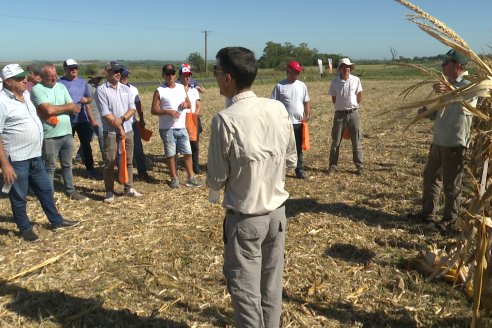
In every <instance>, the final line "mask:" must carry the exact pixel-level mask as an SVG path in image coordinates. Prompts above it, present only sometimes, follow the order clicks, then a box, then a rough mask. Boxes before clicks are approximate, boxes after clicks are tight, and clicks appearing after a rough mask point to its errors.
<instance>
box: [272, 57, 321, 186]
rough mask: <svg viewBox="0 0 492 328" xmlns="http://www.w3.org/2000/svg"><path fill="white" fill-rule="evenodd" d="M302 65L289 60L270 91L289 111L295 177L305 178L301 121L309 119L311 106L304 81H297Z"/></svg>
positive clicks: (273, 97)
mask: <svg viewBox="0 0 492 328" xmlns="http://www.w3.org/2000/svg"><path fill="white" fill-rule="evenodd" d="M301 71H302V67H301V65H300V64H299V62H298V61H295V60H293V61H291V62H290V63H289V64H288V65H287V78H286V79H285V80H282V81H280V82H279V83H277V84H276V85H275V87H274V88H273V91H272V96H271V98H272V99H276V100H279V101H280V102H281V103H283V104H284V106H285V108H286V109H287V112H288V113H289V118H290V121H291V122H292V125H293V127H294V135H295V137H296V149H297V166H296V177H297V178H298V179H306V178H307V175H306V173H305V172H304V170H303V168H302V162H303V153H302V122H303V121H304V122H307V121H309V118H310V117H311V106H310V105H309V101H310V99H309V93H308V89H307V86H306V84H305V83H304V82H302V81H299V80H298V79H299V75H300V74H301Z"/></svg>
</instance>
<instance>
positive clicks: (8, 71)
mask: <svg viewBox="0 0 492 328" xmlns="http://www.w3.org/2000/svg"><path fill="white" fill-rule="evenodd" d="M25 76H26V72H24V70H23V69H22V67H21V66H20V65H19V64H8V65H5V66H4V68H2V71H1V72H0V79H1V80H4V81H5V80H6V79H10V78H11V77H25Z"/></svg>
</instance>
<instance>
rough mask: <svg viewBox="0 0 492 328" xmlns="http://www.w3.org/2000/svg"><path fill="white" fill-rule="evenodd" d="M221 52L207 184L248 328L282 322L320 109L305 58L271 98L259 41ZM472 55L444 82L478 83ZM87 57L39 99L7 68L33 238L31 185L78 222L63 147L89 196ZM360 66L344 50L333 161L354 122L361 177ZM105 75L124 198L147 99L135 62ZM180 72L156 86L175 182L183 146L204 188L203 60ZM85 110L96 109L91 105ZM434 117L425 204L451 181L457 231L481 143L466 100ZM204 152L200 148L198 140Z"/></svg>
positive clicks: (5, 148) (112, 149) (22, 214)
mask: <svg viewBox="0 0 492 328" xmlns="http://www.w3.org/2000/svg"><path fill="white" fill-rule="evenodd" d="M216 60H217V63H216V65H215V66H214V76H215V79H216V81H217V84H218V86H219V89H220V94H221V95H223V96H225V97H226V99H228V101H227V102H228V106H227V108H226V109H224V110H222V111H220V112H218V113H217V114H215V115H214V116H213V118H212V122H211V127H210V143H209V151H208V162H207V168H208V170H207V185H208V186H209V188H210V189H211V191H214V192H218V191H220V190H221V189H222V188H223V189H224V199H223V203H222V205H223V207H224V208H225V209H226V215H225V218H224V223H223V241H224V267H223V273H224V276H225V278H226V283H227V289H228V291H229V293H230V294H231V299H232V304H233V307H234V316H235V320H236V324H237V326H238V327H279V325H280V314H281V303H282V285H283V283H282V275H283V269H284V248H285V238H286V229H287V220H286V215H285V205H284V203H285V201H286V200H287V199H288V196H289V193H288V192H287V191H286V190H285V175H286V169H288V168H290V169H295V172H296V177H297V178H299V179H305V178H306V177H307V175H306V173H305V172H304V168H303V154H302V132H303V131H302V129H303V128H302V126H303V124H302V123H303V122H304V123H306V122H307V121H309V119H310V117H311V108H310V104H309V102H310V99H309V94H308V91H307V87H306V85H305V84H304V83H303V82H301V81H299V80H298V78H299V75H300V73H301V72H302V67H301V65H300V64H299V62H297V61H292V62H290V63H289V64H288V65H287V71H286V73H287V78H286V79H285V80H283V81H281V82H279V83H278V84H277V85H276V86H275V87H274V90H273V92H272V95H271V98H272V99H267V98H260V97H257V96H256V95H255V94H254V92H253V91H252V90H251V86H252V84H253V82H254V80H255V78H256V74H257V70H258V65H257V61H256V58H255V56H254V53H253V52H252V51H251V50H249V49H246V48H243V47H227V48H223V49H221V50H220V51H219V52H218V53H217V55H216ZM466 63H467V58H466V57H465V56H463V55H462V54H460V53H458V52H456V51H454V50H451V51H450V52H448V53H447V54H446V56H445V59H444V61H443V63H442V69H443V74H444V76H445V77H446V81H443V82H441V83H437V84H435V85H434V91H435V92H436V93H443V92H445V91H447V90H449V89H450V88H458V87H461V86H463V85H466V84H467V83H469V82H468V81H467V80H466V79H465V77H466V74H467V73H466V71H465V65H466ZM75 66H76V62H75V61H73V60H67V61H65V62H64V70H65V73H66V74H65V76H64V78H63V79H62V81H63V82H62V81H60V82H57V78H56V70H55V68H54V66H53V65H51V64H46V65H44V66H43V67H42V68H41V70H40V81H39V83H37V84H36V85H34V87H32V99H33V101H32V102H31V95H30V94H29V92H28V91H26V88H27V80H26V75H27V74H26V73H25V72H24V71H23V69H22V68H21V67H20V66H19V65H17V64H10V65H7V66H5V67H4V68H3V69H2V71H1V73H0V77H1V78H2V80H3V84H4V87H3V89H2V90H1V91H0V137H1V141H2V142H1V143H0V165H1V168H2V173H3V177H4V181H5V182H6V184H8V185H12V189H11V191H10V192H9V198H10V201H11V205H12V211H13V213H14V218H15V220H16V223H17V226H18V228H19V230H20V231H21V234H22V236H23V237H24V239H26V240H35V239H36V238H37V236H36V235H35V234H34V232H33V231H32V228H31V227H30V224H29V220H28V218H27V214H26V195H27V192H28V185H29V186H31V187H32V188H33V190H34V192H35V194H36V195H37V196H38V198H39V200H40V202H41V205H42V206H43V210H44V211H45V213H46V214H47V216H48V219H49V221H50V222H51V227H52V229H53V230H57V229H59V228H64V227H71V226H75V225H77V224H78V222H77V221H69V220H64V219H63V218H62V216H61V215H60V214H59V213H58V211H57V210H56V207H55V205H54V200H53V174H54V163H55V161H56V159H57V156H59V157H60V161H61V166H62V177H63V179H64V188H65V192H66V193H67V194H68V195H69V196H70V197H71V198H73V199H76V200H80V201H83V200H84V198H83V197H84V196H82V195H80V194H78V193H77V192H76V191H75V189H74V188H73V179H72V177H71V152H72V150H73V137H72V129H71V127H73V126H75V128H74V130H75V131H76V132H77V133H78V135H79V138H81V139H83V138H84V136H86V135H87V134H89V133H88V131H89V129H90V127H91V125H92V127H93V128H94V127H95V125H97V122H98V120H97V118H96V117H94V115H91V114H89V110H88V108H89V106H90V104H91V103H92V98H91V93H90V91H89V87H88V86H87V84H83V83H78V82H76V78H77V75H76V74H74V73H73V71H74V70H76V69H77V68H78V67H75ZM353 67H354V64H353V63H352V62H351V61H350V59H348V58H343V59H341V60H340V62H339V65H338V70H339V74H338V75H337V76H335V78H334V79H333V81H332V83H331V85H330V88H329V91H328V94H329V95H330V96H331V97H332V101H333V103H334V107H335V113H334V119H333V127H332V145H331V148H330V157H329V166H328V172H329V173H331V174H332V173H335V172H336V170H337V164H338V157H339V147H340V143H341V140H342V134H343V131H344V129H348V131H349V133H350V138H351V141H352V150H353V161H354V164H355V166H356V174H358V175H363V174H364V164H363V158H362V148H361V139H362V133H361V129H360V120H359V108H360V103H361V102H362V86H361V82H360V79H359V78H358V77H356V76H354V75H352V74H351V71H352V69H353ZM105 72H106V77H107V81H106V82H104V83H103V84H101V85H99V86H97V89H96V91H95V103H96V104H97V107H98V112H99V114H100V117H101V119H102V121H101V122H102V127H103V128H102V131H103V132H102V145H103V158H104V184H105V191H106V196H105V198H104V201H105V202H107V203H109V202H112V201H113V200H114V193H113V190H114V188H113V185H114V178H113V177H114V175H113V173H114V172H113V170H114V166H115V162H116V158H117V153H118V144H121V143H125V145H126V151H127V153H126V156H127V158H126V159H127V168H128V170H129V172H131V171H132V169H133V167H132V156H133V150H134V128H135V125H134V123H135V121H134V116H135V113H136V112H138V108H137V105H136V102H137V98H136V96H135V95H136V93H135V91H132V88H131V86H128V85H127V84H126V83H125V81H126V80H125V79H124V78H123V80H122V77H123V76H124V75H125V74H124V72H125V68H124V67H122V65H120V64H118V63H117V62H110V63H108V64H107V65H106V67H105ZM177 73H178V71H177V70H176V68H175V67H174V66H173V65H171V64H167V65H164V67H163V70H162V75H163V78H164V80H165V83H164V84H163V85H161V86H160V87H159V88H158V89H157V90H156V91H155V93H154V96H153V100H152V106H151V113H152V114H153V115H157V116H158V117H159V134H160V136H161V138H162V141H163V144H164V153H165V157H166V158H167V163H168V166H169V170H170V176H171V187H172V188H178V187H179V186H180V180H179V177H178V175H177V171H176V156H177V154H178V153H181V154H183V155H184V166H185V169H186V173H187V179H186V184H187V185H189V186H195V187H199V186H201V183H200V182H199V181H198V180H197V179H196V176H195V174H196V169H197V167H196V166H195V165H194V164H195V163H194V158H193V148H192V146H191V143H190V140H189V136H188V133H187V130H186V123H185V120H186V117H185V113H186V112H192V113H195V114H199V113H200V111H201V104H200V99H199V94H198V92H197V90H193V89H194V88H193V87H192V85H191V83H190V80H191V68H189V67H187V66H185V65H183V66H181V68H180V70H179V75H180V78H179V80H180V82H181V83H177V76H176V75H177ZM127 75H128V74H126V76H127ZM75 90H76V91H75ZM277 100H278V101H277ZM475 102H476V100H475V99H472V100H470V102H469V104H470V105H471V106H474V105H475ZM83 108H85V115H82V114H81V111H82V109H83ZM36 110H37V113H36ZM426 110H427V109H426V108H423V109H421V110H420V112H421V113H423V112H425V111H426ZM70 114H71V117H72V120H71V119H70ZM38 115H39V117H38ZM139 116H140V122H139V123H140V124H142V125H144V124H145V123H144V119H143V114H142V113H139ZM429 116H430V118H432V119H434V120H435V123H434V138H433V143H432V146H431V149H430V153H429V158H428V162H427V165H426V168H425V170H424V193H423V208H422V211H421V213H420V214H419V216H420V217H422V218H423V219H424V220H427V221H434V220H435V217H436V211H437V206H438V200H439V193H440V190H441V187H443V188H444V194H445V207H444V218H443V220H442V221H440V222H439V226H441V227H442V228H443V229H447V228H449V227H450V226H451V225H452V224H453V223H454V222H455V221H456V219H457V217H458V211H459V206H460V193H461V179H462V178H461V175H462V170H463V158H464V156H465V152H466V149H467V147H468V146H469V142H470V129H471V122H472V119H471V114H470V113H469V112H468V111H467V110H466V108H465V106H464V105H463V104H462V103H451V104H448V105H446V106H445V108H442V109H439V110H438V111H435V112H432V113H431V114H430V115H429ZM40 118H41V120H40ZM75 118H76V119H75ZM74 120H75V121H74ZM94 122H96V124H95V123H94ZM87 123H88V124H87ZM87 139H88V138H87ZM82 144H83V143H82V140H81V145H82ZM259 145H261V147H259ZM195 149H196V150H197V151H198V147H197V145H195ZM41 150H42V151H43V157H42V156H41ZM67 152H70V158H69V157H68V155H67ZM82 153H83V157H84V160H85V161H87V160H88V163H87V164H86V168H87V170H88V172H90V169H91V161H90V159H89V158H88V156H89V154H88V153H86V151H84V150H83V151H82ZM43 158H44V159H43ZM45 163H46V170H45V166H44V164H45ZM198 168H199V167H198ZM69 171H70V172H69ZM46 172H48V173H46ZM131 176H132V175H131V174H130V175H129V180H128V182H127V183H125V184H124V191H125V194H126V195H127V196H130V197H140V196H142V194H140V193H139V192H138V191H136V190H135V189H134V188H133V185H132V179H131V178H130V177H131Z"/></svg>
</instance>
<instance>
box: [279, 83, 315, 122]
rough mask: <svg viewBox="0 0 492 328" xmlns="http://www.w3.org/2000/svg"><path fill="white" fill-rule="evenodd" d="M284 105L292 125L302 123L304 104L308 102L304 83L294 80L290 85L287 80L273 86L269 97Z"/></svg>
mask: <svg viewBox="0 0 492 328" xmlns="http://www.w3.org/2000/svg"><path fill="white" fill-rule="evenodd" d="M270 98H272V99H276V100H278V101H280V102H281V103H282V104H284V106H285V108H286V109H287V112H288V113H289V118H290V121H291V122H292V124H300V123H302V119H303V118H304V103H307V102H309V100H310V99H309V93H308V89H307V86H306V84H304V82H302V81H299V80H295V81H294V82H292V83H290V82H289V81H287V80H283V81H280V82H279V83H277V84H276V85H275V87H274V88H273V91H272V95H271V97H270Z"/></svg>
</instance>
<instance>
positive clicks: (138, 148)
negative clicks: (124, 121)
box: [132, 121, 147, 174]
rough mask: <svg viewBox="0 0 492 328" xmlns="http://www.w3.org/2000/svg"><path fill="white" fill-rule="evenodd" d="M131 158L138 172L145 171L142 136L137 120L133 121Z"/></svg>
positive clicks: (143, 172) (142, 172)
mask: <svg viewBox="0 0 492 328" xmlns="http://www.w3.org/2000/svg"><path fill="white" fill-rule="evenodd" d="M132 127H133V159H135V162H136V164H137V170H138V174H145V173H147V166H146V165H145V154H144V151H143V145H142V138H141V137H140V129H139V128H138V127H137V121H135V122H133V124H132Z"/></svg>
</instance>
